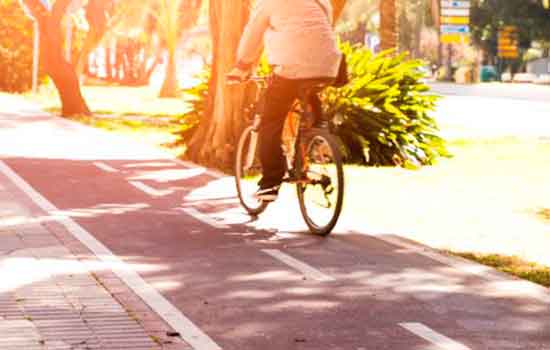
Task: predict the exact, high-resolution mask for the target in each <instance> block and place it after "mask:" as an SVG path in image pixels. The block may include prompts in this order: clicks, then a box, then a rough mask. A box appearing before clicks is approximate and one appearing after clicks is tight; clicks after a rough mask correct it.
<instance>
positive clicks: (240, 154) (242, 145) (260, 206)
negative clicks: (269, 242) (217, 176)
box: [234, 126, 268, 216]
mask: <svg viewBox="0 0 550 350" xmlns="http://www.w3.org/2000/svg"><path fill="white" fill-rule="evenodd" d="M253 132H254V127H253V126H250V127H248V128H246V129H245V130H244V131H243V133H242V134H241V137H240V140H239V144H238V147H237V154H236V156H235V163H234V167H235V169H234V170H235V185H236V187H237V194H238V197H239V202H240V203H241V205H242V206H243V208H244V209H245V210H246V211H247V212H248V213H249V214H250V215H253V216H257V215H259V214H261V213H262V212H263V211H264V210H265V209H266V208H267V205H268V203H267V202H264V201H258V200H255V199H254V198H252V196H251V194H250V192H251V191H250V187H251V186H252V184H251V181H250V180H248V182H244V181H247V180H244V177H246V176H247V174H245V170H246V169H244V165H245V161H246V159H247V157H248V153H247V152H249V151H250V147H249V146H250V143H249V142H250V140H251V138H252V135H253ZM254 153H255V154H254V156H253V159H254V164H256V162H257V163H258V166H259V159H258V155H257V153H258V147H257V146H256V147H254ZM258 170H259V168H258ZM246 188H248V189H249V190H248V191H247V190H246Z"/></svg>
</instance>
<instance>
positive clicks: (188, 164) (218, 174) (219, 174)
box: [173, 158, 229, 179]
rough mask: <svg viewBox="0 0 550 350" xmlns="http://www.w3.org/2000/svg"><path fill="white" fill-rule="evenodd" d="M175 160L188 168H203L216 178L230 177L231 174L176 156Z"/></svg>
mask: <svg viewBox="0 0 550 350" xmlns="http://www.w3.org/2000/svg"><path fill="white" fill-rule="evenodd" d="M173 161H174V162H176V163H178V164H180V165H183V166H184V167H186V168H191V169H201V170H203V171H204V173H205V174H208V175H210V176H212V177H213V178H215V179H223V178H226V177H229V175H227V174H224V173H222V172H221V171H218V170H214V169H210V168H205V167H202V166H200V165H197V164H195V163H193V162H190V161H187V160H181V159H179V158H174V159H173Z"/></svg>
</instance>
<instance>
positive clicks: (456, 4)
mask: <svg viewBox="0 0 550 350" xmlns="http://www.w3.org/2000/svg"><path fill="white" fill-rule="evenodd" d="M470 6H471V4H470V1H465V0H463V1H459V0H457V1H448V0H442V1H441V8H446V7H447V8H462V9H469V8H470Z"/></svg>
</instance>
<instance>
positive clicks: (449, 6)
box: [439, 0, 471, 44]
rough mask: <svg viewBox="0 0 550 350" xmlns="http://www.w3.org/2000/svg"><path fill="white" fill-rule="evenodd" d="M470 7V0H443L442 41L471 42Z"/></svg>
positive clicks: (441, 14)
mask: <svg viewBox="0 0 550 350" xmlns="http://www.w3.org/2000/svg"><path fill="white" fill-rule="evenodd" d="M470 7H471V3H470V0H441V13H440V19H441V21H440V22H441V26H440V28H439V32H440V41H441V43H443V44H460V43H469V42H470Z"/></svg>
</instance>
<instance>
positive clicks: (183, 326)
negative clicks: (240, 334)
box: [0, 160, 221, 350]
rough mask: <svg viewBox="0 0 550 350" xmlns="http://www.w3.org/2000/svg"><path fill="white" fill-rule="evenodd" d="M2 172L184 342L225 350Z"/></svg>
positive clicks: (31, 191) (38, 196)
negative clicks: (63, 227)
mask: <svg viewBox="0 0 550 350" xmlns="http://www.w3.org/2000/svg"><path fill="white" fill-rule="evenodd" d="M0 171H1V172H2V173H4V175H6V176H7V177H8V178H9V179H10V180H11V181H12V182H13V183H14V184H15V185H16V186H17V187H19V189H21V191H23V192H24V193H26V194H27V196H29V197H30V198H31V199H32V201H33V202H34V203H36V204H37V205H38V206H39V207H40V208H41V209H42V210H44V211H45V212H47V213H48V214H49V215H55V216H56V220H57V221H58V222H59V223H61V224H62V225H64V226H65V227H66V228H67V230H68V231H69V232H70V233H71V234H72V235H73V236H74V237H75V238H77V239H78V240H79V241H80V242H82V243H83V244H84V245H85V246H86V247H88V249H90V250H91V251H92V252H93V253H94V254H95V255H96V256H97V257H98V258H99V259H100V260H101V261H103V262H105V263H106V264H108V265H109V266H117V267H121V268H117V269H113V270H112V271H113V273H115V274H116V275H117V276H118V277H119V278H120V279H121V280H123V281H124V283H125V284H126V285H127V286H128V287H129V288H130V289H132V290H133V291H134V292H135V293H136V294H137V295H138V296H139V297H140V298H141V299H142V300H143V301H144V302H145V303H146V304H147V305H149V307H151V309H152V310H153V311H155V312H156V313H157V314H158V315H159V316H160V317H162V318H163V319H164V320H165V321H166V322H167V323H168V324H169V325H170V326H171V327H172V328H174V330H175V331H176V332H179V334H181V337H182V338H183V340H185V341H186V342H187V343H188V344H189V345H191V346H192V347H193V349H195V350H221V347H220V346H219V345H218V344H216V343H215V342H214V341H213V340H212V339H211V338H210V337H209V336H208V335H206V334H205V333H204V332H203V331H202V330H201V329H200V328H198V327H197V326H196V325H195V324H193V322H191V320H189V319H188V318H187V317H186V316H185V315H184V314H183V313H182V312H181V311H180V310H178V309H177V308H176V307H175V306H174V305H172V304H171V303H170V302H169V301H168V300H167V299H166V298H164V297H163V296H162V295H161V294H160V293H159V292H158V291H157V290H156V289H154V288H153V287H152V286H150V285H149V284H147V282H145V281H144V280H143V279H142V278H141V276H139V274H137V273H136V272H135V271H133V270H132V267H131V266H129V265H128V264H126V262H124V261H123V260H122V259H120V258H119V257H117V256H116V255H114V254H113V253H112V252H111V251H110V250H109V249H108V248H107V247H105V246H104V245H103V244H102V243H101V242H99V241H98V240H97V239H95V237H94V236H92V234H90V233H89V232H88V231H86V230H85V229H84V228H82V227H81V226H80V225H79V224H77V223H76V222H75V221H74V220H72V219H71V218H70V217H68V216H62V217H60V216H59V212H60V210H59V209H57V208H56V207H55V206H54V205H53V204H52V203H50V202H49V201H48V200H47V199H46V198H44V197H43V196H42V195H41V194H40V193H38V192H37V191H36V190H35V189H34V188H32V187H31V186H30V185H29V184H28V183H27V182H25V180H23V179H22V178H21V177H19V175H17V174H16V173H15V172H14V171H13V170H11V168H9V167H8V166H7V165H6V164H5V163H4V162H3V161H1V160H0Z"/></svg>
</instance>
